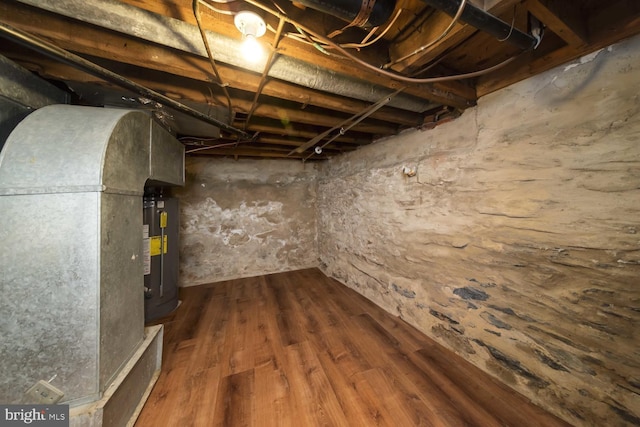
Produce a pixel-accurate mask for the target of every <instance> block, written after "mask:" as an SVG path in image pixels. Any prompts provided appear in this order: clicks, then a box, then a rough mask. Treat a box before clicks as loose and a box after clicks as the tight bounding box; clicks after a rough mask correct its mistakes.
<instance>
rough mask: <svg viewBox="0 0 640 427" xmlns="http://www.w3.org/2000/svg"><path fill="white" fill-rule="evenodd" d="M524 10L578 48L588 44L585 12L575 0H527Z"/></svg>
mask: <svg viewBox="0 0 640 427" xmlns="http://www.w3.org/2000/svg"><path fill="white" fill-rule="evenodd" d="M526 8H527V9H528V10H529V11H530V12H531V13H532V14H533V15H534V16H535V17H536V18H538V19H539V20H540V21H541V22H542V23H544V24H545V25H546V26H547V27H548V28H549V29H550V30H551V31H553V32H554V33H556V34H557V35H558V36H560V38H562V39H563V40H564V41H566V42H567V44H568V45H570V46H574V47H579V46H582V45H584V44H586V43H588V41H589V40H588V32H587V26H586V23H585V19H584V14H585V11H584V9H583V7H581V4H580V2H579V1H576V0H529V1H527V3H526Z"/></svg>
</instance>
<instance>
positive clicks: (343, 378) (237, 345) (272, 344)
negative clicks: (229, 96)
mask: <svg viewBox="0 0 640 427" xmlns="http://www.w3.org/2000/svg"><path fill="white" fill-rule="evenodd" d="M181 291H182V296H181V298H182V300H183V303H182V305H181V306H180V307H179V309H178V310H177V312H176V313H175V314H174V315H173V316H172V317H170V318H168V319H165V321H166V323H165V327H166V330H165V347H164V356H163V357H164V360H163V367H162V373H161V376H160V379H159V380H158V383H157V384H156V386H155V388H154V390H153V392H152V393H151V396H150V397H149V400H148V401H147V403H146V405H145V407H144V409H143V411H142V413H141V415H140V417H139V419H138V421H137V424H136V426H138V427H146V426H153V427H158V426H225V427H231V426H320V425H322V426H349V427H354V426H393V427H402V426H419V425H420V426H482V427H489V426H505V425H511V426H525V425H538V426H542V425H544V426H564V425H566V424H565V423H564V422H562V421H561V420H559V419H557V418H555V417H554V416H552V415H550V414H548V413H547V412H545V411H543V410H542V409H540V408H538V407H536V406H534V405H532V404H531V403H530V402H529V401H528V400H527V399H525V398H524V397H522V396H520V395H518V394H516V393H515V392H514V391H513V390H511V389H509V388H507V387H506V386H504V385H502V384H500V383H498V382H497V381H495V380H493V379H492V378H491V377H489V376H488V375H486V374H485V373H483V372H482V371H480V370H479V369H478V368H476V367H474V366H473V365H471V364H469V363H468V362H466V361H464V360H463V359H461V358H460V357H458V356H456V355H455V354H454V353H452V352H450V351H449V350H446V349H444V348H443V347H441V346H440V345H438V344H437V343H435V342H434V341H432V340H430V339H429V338H427V337H426V336H424V335H423V334H422V333H420V332H419V331H417V330H416V329H414V328H413V327H411V326H410V325H408V324H406V323H405V322H403V321H402V320H399V319H398V318H396V317H394V316H392V315H390V314H388V313H386V312H384V311H383V310H382V309H380V308H379V307H377V306H375V305H374V304H373V303H371V302H369V301H368V300H366V299H365V298H364V297H362V296H360V295H359V294H357V293H356V292H354V291H352V290H351V289H348V288H346V287H345V286H343V285H341V284H340V283H338V282H336V281H335V280H332V279H329V278H327V277H326V276H324V275H323V274H322V273H321V272H320V271H319V270H316V269H312V270H302V271H296V272H289V273H280V274H274V275H268V276H261V277H256V278H249V279H238V280H230V281H226V282H221V283H214V284H210V285H203V286H197V287H190V288H183V289H181Z"/></svg>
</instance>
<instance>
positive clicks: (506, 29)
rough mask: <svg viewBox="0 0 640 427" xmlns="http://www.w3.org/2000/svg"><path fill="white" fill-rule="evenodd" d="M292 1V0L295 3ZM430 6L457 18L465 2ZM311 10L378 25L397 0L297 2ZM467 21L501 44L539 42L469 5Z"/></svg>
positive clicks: (434, 0)
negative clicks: (461, 5) (505, 42)
mask: <svg viewBox="0 0 640 427" xmlns="http://www.w3.org/2000/svg"><path fill="white" fill-rule="evenodd" d="M292 1H293V0H292ZM422 1H423V2H424V3H426V4H427V5H429V6H431V7H433V8H435V9H438V10H441V11H443V12H444V13H446V14H448V15H450V16H455V15H456V13H457V12H458V9H459V8H460V4H461V2H462V0H422ZM296 2H297V3H301V4H303V5H305V6H308V7H310V8H312V9H316V10H319V11H321V12H324V13H327V14H329V15H332V16H335V17H337V18H340V19H344V20H346V21H348V22H351V25H357V26H365V24H370V25H373V26H378V25H382V24H384V23H385V22H386V21H387V19H389V17H390V16H391V14H392V13H393V10H394V8H395V3H396V2H395V0H377V1H376V0H296ZM460 21H462V22H465V23H467V24H469V25H471V26H473V27H475V28H477V29H479V30H482V31H484V32H486V33H489V34H491V35H492V36H494V37H495V38H497V39H498V40H501V41H508V42H509V43H512V44H514V45H515V46H518V47H519V48H520V49H523V50H529V49H531V48H533V47H534V46H535V45H536V42H537V41H536V39H535V38H534V37H533V36H531V35H529V34H526V33H523V32H522V31H520V30H518V29H516V28H512V26H511V25H510V24H507V23H506V22H504V21H502V20H500V19H498V18H496V17H495V16H493V15H491V14H490V13H487V12H485V11H484V10H482V9H479V8H477V7H476V6H474V5H472V4H470V3H469V2H467V4H466V5H465V6H464V10H463V11H462V15H461V16H460Z"/></svg>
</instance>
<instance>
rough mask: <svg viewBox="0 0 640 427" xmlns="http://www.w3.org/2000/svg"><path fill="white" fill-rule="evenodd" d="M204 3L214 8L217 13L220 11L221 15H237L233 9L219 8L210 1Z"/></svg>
mask: <svg viewBox="0 0 640 427" xmlns="http://www.w3.org/2000/svg"><path fill="white" fill-rule="evenodd" d="M202 4H203V5H204V6H205V7H208V8H209V9H211V10H213V11H214V12H215V13H219V14H221V15H232V16H233V15H235V14H236V12H233V11H231V10H222V9H218V8H217V7H215V6H214V5H212V4H210V3H209V2H206V1H203V2H202Z"/></svg>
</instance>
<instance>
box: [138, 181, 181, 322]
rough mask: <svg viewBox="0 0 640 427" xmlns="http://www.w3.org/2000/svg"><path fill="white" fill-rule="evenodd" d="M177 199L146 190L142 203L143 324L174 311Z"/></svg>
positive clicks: (176, 260)
mask: <svg viewBox="0 0 640 427" xmlns="http://www.w3.org/2000/svg"><path fill="white" fill-rule="evenodd" d="M178 214H179V212H178V199H175V198H172V197H166V196H165V195H164V193H163V190H162V189H153V188H152V189H147V190H145V196H144V201H143V215H142V223H143V236H142V237H143V249H144V253H143V264H144V296H145V298H144V320H145V322H151V321H154V320H157V319H159V318H161V317H164V316H166V315H168V314H170V313H171V312H172V311H173V310H175V309H176V308H177V307H178V303H179V299H178V268H179V266H178V259H179V257H178V236H179V234H178V227H179V225H180V222H179V219H178Z"/></svg>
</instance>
